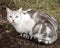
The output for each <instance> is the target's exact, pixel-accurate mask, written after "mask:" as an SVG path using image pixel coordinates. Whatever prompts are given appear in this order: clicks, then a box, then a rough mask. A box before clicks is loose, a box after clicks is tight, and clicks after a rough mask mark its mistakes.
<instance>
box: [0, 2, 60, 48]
mask: <svg viewBox="0 0 60 48" xmlns="http://www.w3.org/2000/svg"><path fill="white" fill-rule="evenodd" d="M10 27H12V26H11V25H10V24H9V23H8V21H7V19H6V8H5V6H4V5H3V4H2V2H1V3H0V48H60V33H59V32H60V29H59V31H58V39H57V41H56V42H55V43H53V44H51V45H45V44H43V43H37V42H35V41H32V40H28V39H25V38H22V37H20V36H19V33H17V32H16V31H15V30H13V31H11V30H10Z"/></svg>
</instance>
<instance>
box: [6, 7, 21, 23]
mask: <svg viewBox="0 0 60 48" xmlns="http://www.w3.org/2000/svg"><path fill="white" fill-rule="evenodd" d="M6 11H7V20H8V21H9V23H17V22H18V21H19V20H20V18H21V15H20V14H21V13H22V8H20V9H19V10H16V11H15V10H11V9H9V8H6Z"/></svg>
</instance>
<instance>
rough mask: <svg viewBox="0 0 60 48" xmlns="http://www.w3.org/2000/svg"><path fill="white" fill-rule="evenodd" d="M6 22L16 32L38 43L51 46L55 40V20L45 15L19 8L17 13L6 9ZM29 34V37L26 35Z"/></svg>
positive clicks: (56, 28)
mask: <svg viewBox="0 0 60 48" xmlns="http://www.w3.org/2000/svg"><path fill="white" fill-rule="evenodd" d="M7 20H8V21H9V23H11V24H12V25H13V27H14V28H15V29H16V31H17V32H19V33H21V34H23V33H24V34H25V36H27V37H29V36H31V37H30V39H31V38H33V37H34V38H37V39H38V42H43V43H45V44H51V43H53V42H55V41H56V40H57V32H58V23H57V21H56V19H55V18H53V17H52V16H49V15H48V14H46V13H43V12H39V11H35V10H31V9H27V10H22V8H20V9H19V10H17V11H15V10H14V11H13V10H10V9H9V8H7ZM28 34H29V35H28Z"/></svg>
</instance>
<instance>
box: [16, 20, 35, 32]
mask: <svg viewBox="0 0 60 48" xmlns="http://www.w3.org/2000/svg"><path fill="white" fill-rule="evenodd" d="M35 23H36V22H35V21H34V20H33V19H29V20H26V21H21V22H20V23H19V24H18V25H16V26H15V29H16V30H17V32H22V33H23V32H28V31H30V30H31V29H32V28H33V26H34V25H35Z"/></svg>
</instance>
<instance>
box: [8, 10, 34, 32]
mask: <svg viewBox="0 0 60 48" xmlns="http://www.w3.org/2000/svg"><path fill="white" fill-rule="evenodd" d="M9 16H12V18H10V17H9ZM16 16H18V18H15V17H16ZM7 19H8V21H9V22H10V23H11V24H12V25H13V26H14V28H15V29H16V31H17V32H19V33H27V32H29V31H30V30H31V29H32V28H33V26H34V25H35V21H34V20H33V19H32V18H31V17H30V15H29V14H23V13H22V10H21V9H19V10H18V11H12V10H10V9H7ZM13 20H14V23H12V22H13Z"/></svg>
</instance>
